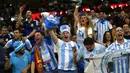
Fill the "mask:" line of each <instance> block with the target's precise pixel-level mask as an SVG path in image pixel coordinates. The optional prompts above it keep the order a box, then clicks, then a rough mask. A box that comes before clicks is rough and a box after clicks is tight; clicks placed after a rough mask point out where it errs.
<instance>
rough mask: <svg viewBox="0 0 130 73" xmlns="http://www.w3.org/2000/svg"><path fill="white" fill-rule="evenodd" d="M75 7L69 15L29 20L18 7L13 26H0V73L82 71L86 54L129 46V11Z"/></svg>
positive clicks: (66, 72)
mask: <svg viewBox="0 0 130 73" xmlns="http://www.w3.org/2000/svg"><path fill="white" fill-rule="evenodd" d="M79 7H80V4H79V3H78V4H77V5H76V7H75V9H74V13H73V16H72V18H67V16H63V17H62V19H60V20H59V19H56V17H59V16H56V15H52V16H51V17H50V19H49V18H48V19H47V17H45V16H44V15H40V18H39V19H37V20H33V19H32V12H31V11H30V10H28V11H26V19H23V17H22V15H23V10H24V6H21V7H20V9H19V15H18V21H17V22H16V24H15V27H14V28H11V27H10V26H5V25H3V26H2V27H1V29H0V73H11V72H12V73H29V72H30V73H57V72H58V73H84V69H85V68H86V67H87V65H88V64H89V61H90V59H89V58H90V57H92V56H96V55H97V54H100V53H103V52H115V51H117V50H123V49H126V48H130V41H129V39H130V15H129V13H126V12H125V11H124V10H123V9H122V10H120V11H118V12H117V11H113V12H111V14H105V12H104V11H102V10H101V11H99V12H96V11H95V10H94V9H91V11H90V12H85V11H81V12H79ZM69 19H71V20H69ZM51 20H52V21H53V20H54V21H53V22H51ZM58 21H60V22H59V23H57V22H58ZM68 21H70V22H68ZM47 24H48V25H50V27H48V28H47V27H46V25H47ZM56 24H59V25H58V26H55V27H53V25H56ZM108 73H109V72H108Z"/></svg>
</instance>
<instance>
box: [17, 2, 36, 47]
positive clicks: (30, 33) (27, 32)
mask: <svg viewBox="0 0 130 73" xmlns="http://www.w3.org/2000/svg"><path fill="white" fill-rule="evenodd" d="M25 8H26V4H24V5H23V6H21V7H20V10H19V11H20V13H19V17H18V24H19V25H21V26H22V27H23V28H24V33H23V36H24V39H25V40H26V39H29V40H30V42H31V44H32V45H34V44H35V39H34V34H35V32H36V30H38V26H37V25H38V22H37V21H36V20H33V19H32V11H31V10H27V11H26V20H25V21H23V22H22V13H23V11H24V9H25Z"/></svg>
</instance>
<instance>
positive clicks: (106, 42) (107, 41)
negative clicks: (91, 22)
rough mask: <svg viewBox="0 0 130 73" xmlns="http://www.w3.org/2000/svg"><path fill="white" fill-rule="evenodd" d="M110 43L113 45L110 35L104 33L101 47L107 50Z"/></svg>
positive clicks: (107, 32)
mask: <svg viewBox="0 0 130 73" xmlns="http://www.w3.org/2000/svg"><path fill="white" fill-rule="evenodd" d="M111 43H113V39H112V35H111V33H110V32H109V31H106V32H105V33H104V36H103V45H104V46H105V47H106V48H107V47H108V46H109V45H110V44H111Z"/></svg>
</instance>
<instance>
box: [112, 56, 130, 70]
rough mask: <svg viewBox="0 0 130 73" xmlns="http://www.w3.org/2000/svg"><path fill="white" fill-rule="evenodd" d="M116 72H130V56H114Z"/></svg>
mask: <svg viewBox="0 0 130 73" xmlns="http://www.w3.org/2000/svg"><path fill="white" fill-rule="evenodd" d="M112 60H113V64H114V65H113V66H114V67H113V68H114V73H129V56H120V57H114V58H113V59H112Z"/></svg>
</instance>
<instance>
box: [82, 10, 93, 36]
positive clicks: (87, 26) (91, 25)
mask: <svg viewBox="0 0 130 73" xmlns="http://www.w3.org/2000/svg"><path fill="white" fill-rule="evenodd" d="M83 16H85V17H86V19H87V20H88V22H87V23H86V24H85V25H84V27H85V31H86V35H87V36H88V28H89V27H91V28H92V30H93V32H92V35H93V36H94V25H93V23H92V21H91V19H90V18H89V17H88V14H87V13H86V12H85V13H84V15H83ZM80 18H81V16H80Z"/></svg>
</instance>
